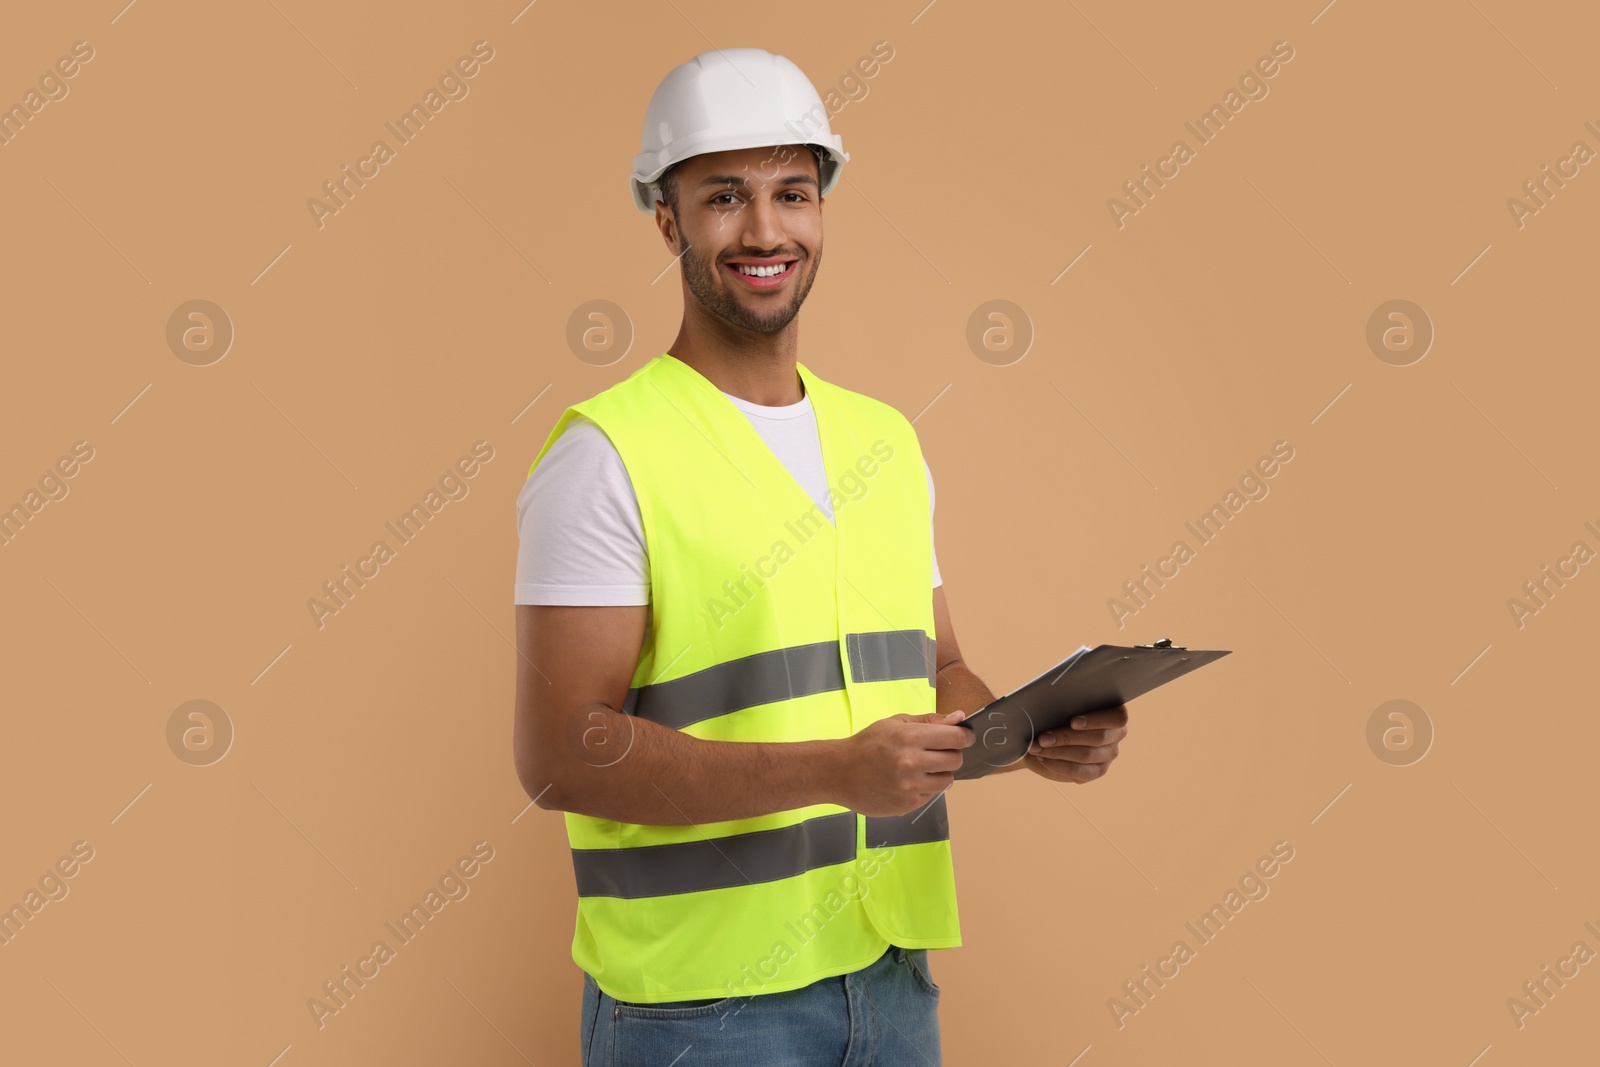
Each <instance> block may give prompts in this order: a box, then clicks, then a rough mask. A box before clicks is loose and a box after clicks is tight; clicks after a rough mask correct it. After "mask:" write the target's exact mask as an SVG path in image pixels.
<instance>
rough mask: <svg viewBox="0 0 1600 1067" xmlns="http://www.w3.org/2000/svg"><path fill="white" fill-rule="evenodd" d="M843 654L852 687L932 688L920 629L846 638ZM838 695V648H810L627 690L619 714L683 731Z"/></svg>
mask: <svg viewBox="0 0 1600 1067" xmlns="http://www.w3.org/2000/svg"><path fill="white" fill-rule="evenodd" d="M845 648H846V650H847V651H848V653H849V656H850V677H851V678H853V679H855V680H856V681H857V682H888V681H893V680H895V679H897V678H926V679H927V680H928V684H929V685H936V684H938V682H937V679H938V674H937V672H936V671H935V668H934V660H935V658H936V655H937V650H938V643H937V642H936V641H934V640H933V639H932V638H930V637H929V636H928V635H927V632H926V631H924V630H879V631H875V632H871V633H857V634H846V635H845ZM843 688H844V667H843V665H842V664H841V663H840V661H839V645H838V643H837V642H834V641H816V642H813V643H811V644H808V645H790V646H789V647H787V648H778V649H773V650H771V651H769V652H757V653H755V654H753V655H749V656H740V657H739V658H738V659H731V660H728V661H727V662H726V663H719V664H717V665H716V666H714V667H707V668H705V669H704V670H699V671H695V672H694V673H693V674H686V675H684V676H683V677H682V678H674V679H672V680H671V681H669V682H656V683H654V684H652V685H642V686H636V687H634V688H632V689H629V690H628V696H627V699H626V700H624V701H623V704H622V713H623V714H624V715H637V716H639V718H641V719H649V720H650V721H651V722H658V723H660V724H661V725H663V726H670V727H672V728H673V729H675V730H681V729H683V728H684V727H685V726H691V725H693V724H694V723H697V722H702V721H704V720H706V719H714V718H716V717H717V716H718V715H727V714H728V713H730V712H734V711H740V710H742V709H744V708H752V707H755V706H757V705H758V704H770V703H773V702H774V701H779V700H792V699H794V698H795V697H805V696H812V695H813V694H816V693H830V692H833V691H835V690H839V689H843Z"/></svg>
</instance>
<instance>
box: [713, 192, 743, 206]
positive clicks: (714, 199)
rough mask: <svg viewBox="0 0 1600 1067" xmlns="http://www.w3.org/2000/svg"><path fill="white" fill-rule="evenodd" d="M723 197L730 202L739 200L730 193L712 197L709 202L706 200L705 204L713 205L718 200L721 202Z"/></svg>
mask: <svg viewBox="0 0 1600 1067" xmlns="http://www.w3.org/2000/svg"><path fill="white" fill-rule="evenodd" d="M723 197H728V198H729V199H730V200H737V199H739V198H738V197H737V196H735V195H734V194H732V193H718V194H717V195H716V196H713V197H712V198H711V199H710V200H708V201H706V202H707V203H708V204H715V203H716V202H717V201H718V200H721V199H722V198H723Z"/></svg>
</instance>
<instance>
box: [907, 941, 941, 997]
mask: <svg viewBox="0 0 1600 1067" xmlns="http://www.w3.org/2000/svg"><path fill="white" fill-rule="evenodd" d="M904 953H905V961H906V966H908V967H910V968H911V977H912V978H914V979H916V982H917V986H918V987H919V988H920V989H921V990H922V991H923V992H924V993H926V994H928V995H929V996H930V997H936V996H938V995H939V992H940V990H939V987H938V986H937V985H935V984H934V981H933V972H932V971H930V970H928V950H927V949H925V948H908V949H905V950H904Z"/></svg>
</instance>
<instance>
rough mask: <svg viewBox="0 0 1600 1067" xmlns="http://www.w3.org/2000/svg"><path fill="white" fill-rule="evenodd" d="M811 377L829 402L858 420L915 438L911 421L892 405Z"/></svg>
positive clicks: (814, 376) (834, 383)
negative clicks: (844, 408) (852, 414)
mask: <svg viewBox="0 0 1600 1067" xmlns="http://www.w3.org/2000/svg"><path fill="white" fill-rule="evenodd" d="M811 377H812V379H813V380H814V381H815V383H816V385H817V387H818V388H819V389H820V390H821V391H823V392H825V393H827V395H828V399H829V400H831V401H833V402H834V403H836V404H840V405H842V406H844V407H846V408H848V409H850V411H851V412H852V413H854V414H855V415H856V416H857V417H858V418H863V419H869V420H872V421H873V422H876V423H878V424H880V425H883V426H884V427H887V428H893V429H895V430H897V431H899V432H902V433H906V434H909V435H911V437H912V438H913V439H914V438H915V437H916V429H915V427H913V426H912V425H911V420H910V419H908V418H906V416H905V414H904V413H903V412H901V410H900V409H899V408H897V407H895V406H894V405H893V404H890V403H887V402H885V401H883V400H879V399H878V398H877V397H875V396H868V395H867V394H866V393H862V392H857V391H856V390H854V389H849V388H846V387H845V386H842V385H839V384H838V383H836V382H830V381H827V380H826V379H823V378H819V377H817V376H816V374H815V373H813V374H812V376H811Z"/></svg>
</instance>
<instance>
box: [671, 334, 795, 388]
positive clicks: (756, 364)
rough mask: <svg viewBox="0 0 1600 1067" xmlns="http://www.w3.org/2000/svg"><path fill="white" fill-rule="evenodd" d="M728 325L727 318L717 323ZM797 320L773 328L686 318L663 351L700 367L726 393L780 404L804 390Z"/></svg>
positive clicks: (713, 383)
mask: <svg viewBox="0 0 1600 1067" xmlns="http://www.w3.org/2000/svg"><path fill="white" fill-rule="evenodd" d="M720 325H721V326H723V327H726V324H725V323H721V324H720ZM798 327H799V324H798V322H791V323H789V325H788V326H786V327H785V328H784V329H782V330H780V331H778V332H777V333H775V334H752V333H749V332H747V331H742V330H740V331H737V332H734V331H732V330H730V329H716V328H711V329H703V330H696V329H693V328H692V327H691V324H690V322H689V320H688V319H687V318H685V320H684V323H683V326H682V328H681V329H679V331H678V338H677V340H675V341H673V342H672V347H670V348H668V349H667V354H668V355H670V356H672V357H674V358H676V359H679V360H682V361H683V362H684V363H687V364H688V365H689V366H691V367H693V368H694V369H695V370H696V371H698V372H700V374H701V375H702V376H704V377H705V379H706V380H707V381H709V382H710V383H711V384H712V385H715V386H716V387H717V388H718V389H721V390H722V391H723V392H724V393H728V394H730V395H732V396H736V397H738V398H739V399H740V400H748V401H750V402H751V403H752V404H762V405H765V406H767V407H781V406H784V405H787V404H798V403H799V402H800V400H801V398H802V397H804V396H805V387H804V385H803V384H802V383H801V381H800V372H799V371H797V370H796V369H795V362H796V361H797V359H798V358H799V355H798V347H799V344H798V341H799V330H798Z"/></svg>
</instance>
